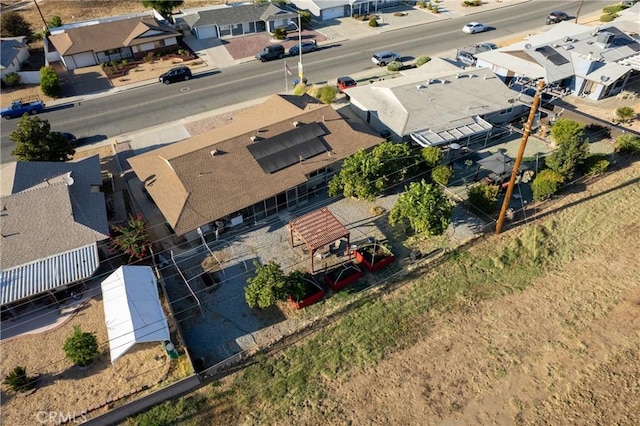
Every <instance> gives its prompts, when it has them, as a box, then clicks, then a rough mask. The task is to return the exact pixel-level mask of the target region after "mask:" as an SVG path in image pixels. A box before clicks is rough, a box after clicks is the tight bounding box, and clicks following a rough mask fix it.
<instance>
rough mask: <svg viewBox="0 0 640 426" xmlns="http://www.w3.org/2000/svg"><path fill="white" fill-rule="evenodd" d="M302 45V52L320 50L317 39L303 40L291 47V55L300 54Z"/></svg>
mask: <svg viewBox="0 0 640 426" xmlns="http://www.w3.org/2000/svg"><path fill="white" fill-rule="evenodd" d="M301 47H302V53H308V52H315V51H316V50H318V44H317V43H316V41H315V40H311V41H303V42H302V43H300V44H296V45H295V46H292V47H291V48H290V49H289V55H291V56H296V55H299V54H300V48H301Z"/></svg>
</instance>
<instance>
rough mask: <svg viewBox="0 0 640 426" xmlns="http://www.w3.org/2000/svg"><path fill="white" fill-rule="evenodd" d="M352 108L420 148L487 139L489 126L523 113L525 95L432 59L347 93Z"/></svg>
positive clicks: (491, 77)
mask: <svg viewBox="0 0 640 426" xmlns="http://www.w3.org/2000/svg"><path fill="white" fill-rule="evenodd" d="M349 97H350V99H351V109H352V110H353V111H354V112H355V113H356V114H357V115H358V116H359V117H361V118H362V119H363V120H365V121H366V122H367V123H369V124H370V125H371V126H372V127H373V128H374V129H375V130H377V131H378V132H380V133H381V134H389V138H390V139H391V140H393V141H396V142H407V141H413V142H415V143H417V144H418V145H421V146H437V145H445V144H450V143H452V142H456V143H464V144H467V143H469V142H471V141H473V140H476V139H483V138H484V139H486V138H487V137H488V136H489V135H490V134H491V132H492V129H493V125H494V124H501V123H505V122H509V121H511V120H513V119H514V118H515V117H518V116H520V115H522V114H524V113H525V111H526V105H525V104H526V102H528V101H529V100H530V98H529V97H528V96H524V95H521V94H520V93H519V92H517V91H515V90H512V89H510V88H509V87H507V86H506V85H505V84H504V83H503V82H502V81H501V80H500V79H499V78H498V77H497V76H496V75H495V74H494V73H493V72H491V71H490V70H488V69H483V68H480V69H468V70H461V69H460V68H458V67H456V66H455V65H453V64H451V63H449V62H447V61H445V60H443V59H440V58H434V59H432V60H431V61H430V62H428V63H426V64H424V65H423V66H421V67H419V68H416V69H413V70H409V71H408V72H404V76H402V77H397V78H393V79H388V80H382V81H377V82H373V83H372V84H367V85H362V86H356V87H351V88H349Z"/></svg>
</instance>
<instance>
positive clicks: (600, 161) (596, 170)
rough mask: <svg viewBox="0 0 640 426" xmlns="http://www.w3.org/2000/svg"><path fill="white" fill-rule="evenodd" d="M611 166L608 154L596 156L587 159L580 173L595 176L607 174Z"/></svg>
mask: <svg viewBox="0 0 640 426" xmlns="http://www.w3.org/2000/svg"><path fill="white" fill-rule="evenodd" d="M610 164H611V162H610V161H609V157H608V156H607V155H606V154H594V155H590V156H589V157H587V159H586V160H585V161H584V163H583V164H582V165H581V166H580V171H582V172H583V173H584V174H586V175H589V176H595V175H599V174H601V173H604V172H606V171H607V169H608V168H609V165H610Z"/></svg>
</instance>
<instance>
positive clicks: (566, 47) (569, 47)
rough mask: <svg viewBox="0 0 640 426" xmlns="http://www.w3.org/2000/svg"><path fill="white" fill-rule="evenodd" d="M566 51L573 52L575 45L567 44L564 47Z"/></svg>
mask: <svg viewBox="0 0 640 426" xmlns="http://www.w3.org/2000/svg"><path fill="white" fill-rule="evenodd" d="M564 48H565V50H571V49H573V44H567V45H565V46H564Z"/></svg>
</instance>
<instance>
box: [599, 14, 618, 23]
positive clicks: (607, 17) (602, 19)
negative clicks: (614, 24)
mask: <svg viewBox="0 0 640 426" xmlns="http://www.w3.org/2000/svg"><path fill="white" fill-rule="evenodd" d="M617 17H618V15H616V14H613V15H609V14H608V13H605V14H604V15H602V16H601V17H600V22H611V21H613V20H614V19H615V18H617Z"/></svg>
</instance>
